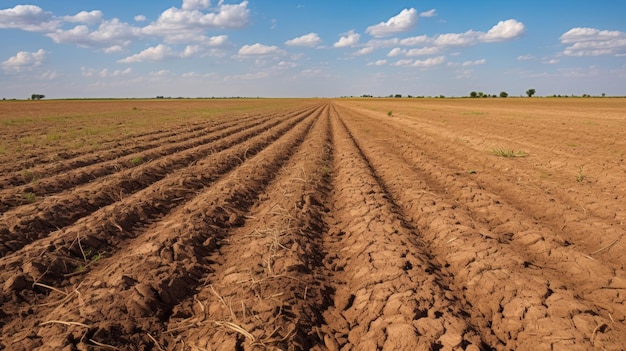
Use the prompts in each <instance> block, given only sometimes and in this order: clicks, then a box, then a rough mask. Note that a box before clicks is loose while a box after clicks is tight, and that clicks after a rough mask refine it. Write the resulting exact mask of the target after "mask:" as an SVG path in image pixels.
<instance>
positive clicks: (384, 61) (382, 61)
mask: <svg viewBox="0 0 626 351" xmlns="http://www.w3.org/2000/svg"><path fill="white" fill-rule="evenodd" d="M386 64H387V60H377V61H374V62H370V63H368V64H367V65H368V66H384V65H386Z"/></svg>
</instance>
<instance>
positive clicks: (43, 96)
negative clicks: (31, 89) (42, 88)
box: [30, 94, 46, 100]
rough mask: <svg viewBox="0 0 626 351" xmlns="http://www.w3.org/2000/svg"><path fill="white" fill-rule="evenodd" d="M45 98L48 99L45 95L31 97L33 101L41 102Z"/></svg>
mask: <svg viewBox="0 0 626 351" xmlns="http://www.w3.org/2000/svg"><path fill="white" fill-rule="evenodd" d="M45 97H46V96H45V95H41V94H33V95H31V96H30V98H31V99H32V100H41V99H43V98H45Z"/></svg>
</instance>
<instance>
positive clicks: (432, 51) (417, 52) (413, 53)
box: [405, 46, 439, 56]
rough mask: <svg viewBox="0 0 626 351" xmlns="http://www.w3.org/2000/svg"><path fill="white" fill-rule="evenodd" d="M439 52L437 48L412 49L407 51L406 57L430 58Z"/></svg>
mask: <svg viewBox="0 0 626 351" xmlns="http://www.w3.org/2000/svg"><path fill="white" fill-rule="evenodd" d="M438 52H439V48H438V47H435V46H431V47H424V48H416V49H410V50H407V51H406V53H405V54H406V56H428V55H434V54H436V53H438Z"/></svg>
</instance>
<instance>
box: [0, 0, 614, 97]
mask: <svg viewBox="0 0 626 351" xmlns="http://www.w3.org/2000/svg"><path fill="white" fill-rule="evenodd" d="M624 14H626V1H613V0H611V1H606V0H598V1H593V2H591V1H583V0H553V1H533V0H528V1H515V2H512V1H501V0H500V1H491V0H480V1H472V2H470V1H452V0H448V1H435V0H431V1H406V0H405V1H400V0H387V1H353V0H343V1H326V0H299V1H298V0H294V1H291V0H277V1H270V0H248V1H237V0H235V1H231V0H211V1H209V0H178V1H118V0H108V1H95V0H83V1H29V2H19V1H4V0H2V1H0V38H1V39H0V41H1V45H0V98H2V97H5V98H25V97H29V96H30V95H31V94H33V93H38V94H45V95H46V97H49V98H71V97H81V98H85V97H154V96H157V95H163V96H172V97H178V96H184V97H207V96H262V97H314V96H319V97H334V96H344V95H362V94H372V95H377V96H386V95H389V94H403V95H413V96H419V95H425V96H429V95H433V96H435V95H446V96H466V95H468V94H469V92H470V91H483V92H485V93H489V94H498V93H499V92H500V91H506V92H508V93H509V95H522V94H524V92H525V91H526V90H527V89H529V88H535V89H536V90H537V95H552V94H568V95H569V94H576V95H582V94H585V93H587V94H592V95H600V94H601V93H606V94H607V95H626V21H624V20H623V17H624Z"/></svg>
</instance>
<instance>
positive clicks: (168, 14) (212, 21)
mask: <svg viewBox="0 0 626 351" xmlns="http://www.w3.org/2000/svg"><path fill="white" fill-rule="evenodd" d="M249 21H250V10H249V9H248V1H243V2H241V3H240V4H232V5H231V4H227V5H221V6H219V8H218V9H217V11H216V12H209V13H204V12H201V11H199V10H197V9H193V10H190V9H179V8H176V7H171V8H169V9H167V10H165V11H163V12H162V13H161V15H160V16H159V18H158V19H157V20H156V22H154V23H152V24H150V25H149V26H147V27H145V28H144V32H145V33H147V34H159V35H164V34H166V32H167V31H180V30H193V29H198V28H204V29H207V28H229V29H236V28H243V27H245V26H246V25H248V23H249Z"/></svg>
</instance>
